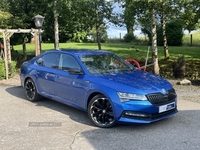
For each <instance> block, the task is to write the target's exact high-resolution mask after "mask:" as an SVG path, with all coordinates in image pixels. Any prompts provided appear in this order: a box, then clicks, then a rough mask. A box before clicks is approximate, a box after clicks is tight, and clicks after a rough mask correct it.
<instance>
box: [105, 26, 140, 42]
mask: <svg viewBox="0 0 200 150" xmlns="http://www.w3.org/2000/svg"><path fill="white" fill-rule="evenodd" d="M126 33H127V31H126V28H125V27H119V26H115V25H110V26H109V28H108V29H107V34H108V38H118V39H119V38H120V35H121V38H123V37H124V36H125V35H126ZM134 35H135V36H141V35H142V34H141V30H135V31H134Z"/></svg>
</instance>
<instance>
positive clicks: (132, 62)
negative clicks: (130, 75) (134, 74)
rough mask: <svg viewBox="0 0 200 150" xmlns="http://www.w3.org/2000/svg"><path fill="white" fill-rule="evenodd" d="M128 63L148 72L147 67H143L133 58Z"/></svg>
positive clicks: (128, 59)
mask: <svg viewBox="0 0 200 150" xmlns="http://www.w3.org/2000/svg"><path fill="white" fill-rule="evenodd" d="M126 61H127V62H129V63H130V64H132V65H133V66H135V67H137V68H138V69H139V70H143V71H146V67H141V66H140V64H139V62H138V61H137V60H135V59H133V58H127V59H126Z"/></svg>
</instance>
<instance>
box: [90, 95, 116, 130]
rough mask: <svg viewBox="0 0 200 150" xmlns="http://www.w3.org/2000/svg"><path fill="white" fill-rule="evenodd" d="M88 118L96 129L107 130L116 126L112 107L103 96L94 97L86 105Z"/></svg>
mask: <svg viewBox="0 0 200 150" xmlns="http://www.w3.org/2000/svg"><path fill="white" fill-rule="evenodd" d="M88 116H89V118H90V119H91V121H92V122H93V123H94V124H95V125H96V126H98V127H101V128H109V127H112V126H114V125H115V124H116V121H115V120H114V114H113V109H112V106H111V104H110V102H109V100H108V99H107V98H106V97H105V96H104V95H101V94H99V95H96V96H95V97H93V98H92V100H91V101H90V103H89V105H88Z"/></svg>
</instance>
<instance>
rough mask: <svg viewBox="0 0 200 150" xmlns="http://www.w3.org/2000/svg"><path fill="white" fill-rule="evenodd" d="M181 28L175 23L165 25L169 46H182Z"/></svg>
mask: <svg viewBox="0 0 200 150" xmlns="http://www.w3.org/2000/svg"><path fill="white" fill-rule="evenodd" d="M182 29H183V27H182V24H180V23H178V22H177V21H172V22H170V23H168V24H167V25H166V30H167V33H166V34H167V41H168V45H169V46H180V45H182V44H183V43H182V38H183V31H182Z"/></svg>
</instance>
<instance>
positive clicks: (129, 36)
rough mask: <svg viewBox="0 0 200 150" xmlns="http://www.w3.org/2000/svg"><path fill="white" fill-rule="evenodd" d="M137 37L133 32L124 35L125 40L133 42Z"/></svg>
mask: <svg viewBox="0 0 200 150" xmlns="http://www.w3.org/2000/svg"><path fill="white" fill-rule="evenodd" d="M135 39H136V37H135V36H134V35H133V34H132V33H128V34H126V35H125V36H124V41H125V42H132V41H134V40H135Z"/></svg>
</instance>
